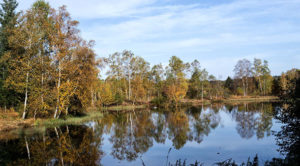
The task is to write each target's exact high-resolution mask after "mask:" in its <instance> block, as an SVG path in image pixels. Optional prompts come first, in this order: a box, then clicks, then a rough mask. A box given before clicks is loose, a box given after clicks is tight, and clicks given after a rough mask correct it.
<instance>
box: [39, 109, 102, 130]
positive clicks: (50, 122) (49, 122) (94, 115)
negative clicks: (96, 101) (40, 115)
mask: <svg viewBox="0 0 300 166" xmlns="http://www.w3.org/2000/svg"><path fill="white" fill-rule="evenodd" d="M101 117H102V113H101V112H99V111H97V112H89V113H87V114H86V115H84V116H81V117H74V116H66V117H65V118H64V119H38V120H36V121H35V123H34V125H35V126H45V127H54V126H62V125H71V124H81V123H84V122H87V121H90V120H94V119H98V118H101Z"/></svg>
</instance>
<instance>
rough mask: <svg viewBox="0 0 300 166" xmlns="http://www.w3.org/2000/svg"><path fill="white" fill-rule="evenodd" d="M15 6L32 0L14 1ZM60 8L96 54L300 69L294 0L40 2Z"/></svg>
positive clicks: (299, 12)
mask: <svg viewBox="0 0 300 166" xmlns="http://www.w3.org/2000/svg"><path fill="white" fill-rule="evenodd" d="M18 2H19V10H26V9H28V8H29V7H30V6H31V4H32V3H33V2H34V0H19V1H18ZM48 2H49V3H50V4H51V6H52V7H54V8H57V7H58V6H61V5H66V6H67V10H68V11H69V12H70V13H71V16H72V18H73V19H76V20H78V21H79V22H80V25H79V29H80V30H81V35H82V37H83V38H84V39H87V40H95V41H96V46H95V51H96V53H97V55H98V56H99V57H102V56H108V55H109V54H112V53H114V52H116V51H122V50H124V49H128V50H132V51H133V52H134V53H135V55H138V56H141V57H143V58H145V59H146V60H147V61H149V62H150V63H151V64H152V65H153V64H158V63H162V64H164V65H167V64H168V60H169V58H170V57H171V56H173V55H176V56H178V57H180V58H181V59H182V60H184V61H186V62H191V61H193V60H194V59H198V60H199V61H200V63H201V66H202V67H203V68H206V69H207V70H208V71H209V73H210V74H213V75H215V76H216V77H217V78H222V79H226V77H227V76H228V75H229V76H233V74H234V73H233V68H234V65H235V64H236V62H237V61H238V60H239V59H243V58H247V59H249V60H253V58H261V59H266V60H268V61H269V67H270V69H271V71H272V75H278V74H280V73H281V72H282V71H286V70H288V69H291V68H300V0H48Z"/></svg>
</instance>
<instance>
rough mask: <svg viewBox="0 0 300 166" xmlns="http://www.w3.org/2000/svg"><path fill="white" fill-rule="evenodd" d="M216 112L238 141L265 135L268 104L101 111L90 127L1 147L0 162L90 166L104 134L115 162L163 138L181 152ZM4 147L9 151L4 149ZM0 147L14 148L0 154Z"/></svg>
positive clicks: (205, 131)
mask: <svg viewBox="0 0 300 166" xmlns="http://www.w3.org/2000/svg"><path fill="white" fill-rule="evenodd" d="M253 105H254V106H253ZM228 108H229V109H228ZM220 109H223V110H225V112H227V113H229V114H231V115H232V117H233V119H235V120H236V121H237V132H238V133H239V134H240V135H241V137H242V138H250V137H252V136H253V135H255V134H256V136H257V138H263V137H264V136H265V134H267V135H269V134H270V128H271V126H272V111H273V107H272V105H271V104H257V103H255V104H249V105H242V106H241V105H239V106H235V107H231V106H230V107H228V106H225V107H224V105H216V106H204V107H191V108H182V109H181V110H177V111H174V112H172V111H163V112H150V111H136V112H134V111H132V112H128V113H105V114H104V116H103V118H101V119H98V120H97V121H94V122H95V125H93V126H92V127H87V126H70V127H61V128H56V129H55V128H54V129H48V130H47V131H46V133H45V134H44V135H34V136H32V137H27V138H26V139H24V138H22V139H18V140H17V141H16V143H12V142H10V143H7V144H1V146H3V148H2V147H1V148H0V155H1V157H0V159H3V158H7V160H5V161H7V162H11V161H12V160H13V158H9V156H10V157H11V155H18V156H20V157H19V158H18V160H16V161H15V162H27V161H29V162H30V163H31V164H32V165H34V164H35V163H36V165H40V164H42V165H45V163H49V162H54V163H57V164H61V165H62V163H64V164H65V165H68V164H70V163H71V164H72V163H75V162H76V163H79V164H77V165H80V163H90V164H89V165H93V163H94V164H95V163H96V162H97V160H100V158H101V156H102V152H101V151H100V148H99V147H100V145H101V141H102V135H103V134H107V135H110V138H109V141H110V143H111V144H112V149H111V150H112V151H111V153H110V155H112V156H113V157H114V158H116V159H118V160H127V161H134V160H136V159H137V158H138V157H140V156H142V155H143V154H144V153H145V152H147V151H148V150H149V148H151V147H152V146H153V141H155V142H157V143H165V141H166V139H167V138H168V139H169V140H171V141H172V142H173V146H174V148H176V149H180V148H182V147H183V146H184V145H185V144H186V143H187V142H188V141H196V142H198V143H201V142H202V141H203V139H204V137H205V136H208V135H209V133H210V132H211V131H212V130H214V129H215V128H217V127H218V126H219V123H220V120H221V115H220V111H219V110H220ZM26 142H27V143H28V148H27V147H26ZM6 146H10V147H12V148H10V147H9V148H5V147H6ZM2 149H9V150H10V149H16V150H15V151H13V152H6V151H4V150H2ZM20 149H22V150H20ZM27 149H29V153H30V154H29V153H27ZM28 154H29V155H28ZM28 158H30V160H28ZM0 162H2V161H1V160H0Z"/></svg>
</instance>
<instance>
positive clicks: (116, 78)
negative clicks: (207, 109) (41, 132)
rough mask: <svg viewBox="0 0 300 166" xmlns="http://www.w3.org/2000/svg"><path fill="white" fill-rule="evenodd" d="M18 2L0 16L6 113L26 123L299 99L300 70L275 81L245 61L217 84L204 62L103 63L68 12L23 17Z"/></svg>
mask: <svg viewBox="0 0 300 166" xmlns="http://www.w3.org/2000/svg"><path fill="white" fill-rule="evenodd" d="M17 6H18V3H17V2H16V0H4V1H3V3H2V4H1V10H0V23H1V29H0V71H1V72H0V107H1V112H6V111H15V112H17V113H18V114H19V115H20V117H22V118H23V119H26V118H34V119H35V118H54V119H58V118H60V117H62V116H65V115H69V114H72V115H79V114H82V113H85V112H87V110H89V108H97V109H101V108H104V107H110V106H116V105H141V104H150V105H154V106H156V107H174V108H176V107H178V106H180V105H181V103H182V102H183V101H185V100H197V101H199V102H202V103H204V102H207V101H222V100H224V99H230V98H245V97H261V96H278V97H280V98H282V99H283V98H285V97H292V98H299V97H300V94H299V93H300V90H299V88H300V86H299V84H300V70H299V69H291V70H289V71H286V72H283V73H282V74H281V75H279V76H273V75H272V74H271V71H270V69H269V64H268V61H267V60H264V59H259V58H255V59H253V60H248V59H241V60H239V61H238V62H237V63H236V65H235V66H233V71H234V73H235V75H234V77H232V78H231V77H228V78H227V79H225V80H221V78H217V77H216V76H214V75H211V74H209V72H208V71H207V70H206V69H205V68H204V67H203V66H201V65H200V64H201V59H195V60H194V61H192V62H184V61H182V60H181V59H180V58H178V57H177V56H172V57H171V58H170V59H169V64H168V65H167V66H164V65H162V64H155V65H152V64H150V63H149V62H147V61H146V60H145V59H143V58H142V57H140V56H136V55H135V54H134V53H133V52H132V51H130V50H124V51H123V52H115V53H112V54H110V55H109V56H107V57H98V56H97V55H96V53H95V51H94V49H93V46H94V45H95V42H94V41H86V40H84V39H83V38H82V37H81V36H80V30H79V29H78V24H79V22H78V21H76V20H73V19H72V18H71V17H70V14H69V13H68V11H67V10H66V6H62V7H60V8H58V9H54V8H52V7H51V6H50V5H49V4H48V3H47V2H45V1H43V0H37V1H36V2H35V3H34V4H33V5H32V6H31V8H29V9H28V10H26V11H21V12H17V11H16V9H17Z"/></svg>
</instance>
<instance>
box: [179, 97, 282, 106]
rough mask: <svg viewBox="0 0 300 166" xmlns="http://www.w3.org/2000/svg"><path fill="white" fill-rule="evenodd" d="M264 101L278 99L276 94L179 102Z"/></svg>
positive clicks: (186, 103) (193, 103)
mask: <svg viewBox="0 0 300 166" xmlns="http://www.w3.org/2000/svg"><path fill="white" fill-rule="evenodd" d="M264 101H279V98H278V97H276V96H245V97H244V96H242V97H241V96H232V97H230V98H226V99H215V100H206V99H205V100H203V101H202V100H197V99H183V100H181V101H180V104H181V105H183V106H188V105H193V106H197V105H208V104H213V103H236V102H264Z"/></svg>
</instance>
